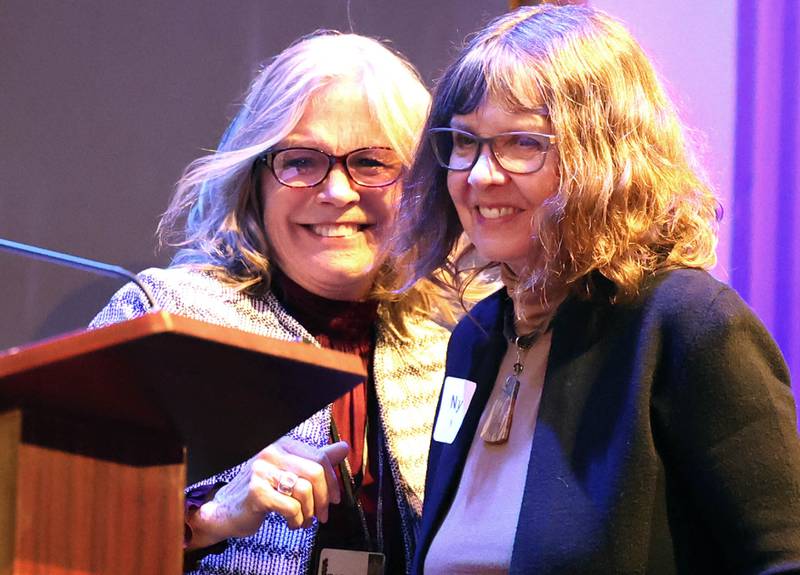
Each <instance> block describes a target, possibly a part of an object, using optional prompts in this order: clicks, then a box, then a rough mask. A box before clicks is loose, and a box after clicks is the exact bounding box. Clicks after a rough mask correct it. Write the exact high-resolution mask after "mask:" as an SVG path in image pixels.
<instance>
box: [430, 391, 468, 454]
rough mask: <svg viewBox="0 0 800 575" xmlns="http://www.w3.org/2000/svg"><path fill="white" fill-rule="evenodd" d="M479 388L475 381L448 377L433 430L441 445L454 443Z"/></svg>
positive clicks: (435, 438)
mask: <svg viewBox="0 0 800 575" xmlns="http://www.w3.org/2000/svg"><path fill="white" fill-rule="evenodd" d="M476 387H477V385H476V383H475V382H474V381H470V380H468V379H461V378H460V377H449V376H448V377H447V378H445V380H444V387H442V405H441V406H440V407H439V416H438V417H437V418H436V425H435V427H434V428H433V440H434V441H438V442H440V443H453V441H454V440H455V438H456V435H457V434H458V430H459V429H461V424H462V423H463V422H464V415H465V414H466V413H467V408H468V407H469V402H470V401H472V396H473V395H474V394H475V388H476Z"/></svg>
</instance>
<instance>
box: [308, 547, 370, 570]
mask: <svg viewBox="0 0 800 575" xmlns="http://www.w3.org/2000/svg"><path fill="white" fill-rule="evenodd" d="M384 561H385V557H384V555H383V553H369V552H367V551H350V550H348V549H332V548H330V547H326V548H325V549H323V550H322V552H321V553H320V554H319V569H318V570H317V575H383V569H384Z"/></svg>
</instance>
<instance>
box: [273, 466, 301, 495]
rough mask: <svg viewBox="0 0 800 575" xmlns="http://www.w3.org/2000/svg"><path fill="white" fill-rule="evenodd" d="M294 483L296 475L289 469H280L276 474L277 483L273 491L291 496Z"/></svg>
mask: <svg viewBox="0 0 800 575" xmlns="http://www.w3.org/2000/svg"><path fill="white" fill-rule="evenodd" d="M296 483H297V475H295V474H294V473H292V472H291V471H281V472H280V474H279V475H278V485H276V486H275V491H277V492H278V493H280V494H282V495H286V496H287V497H291V496H292V492H293V491H294V486H295V484H296Z"/></svg>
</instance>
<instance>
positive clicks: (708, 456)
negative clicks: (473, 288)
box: [413, 270, 800, 575]
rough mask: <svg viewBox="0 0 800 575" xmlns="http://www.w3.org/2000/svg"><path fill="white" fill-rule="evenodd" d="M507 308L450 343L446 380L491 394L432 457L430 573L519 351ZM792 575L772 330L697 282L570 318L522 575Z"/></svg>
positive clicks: (563, 332) (697, 275)
mask: <svg viewBox="0 0 800 575" xmlns="http://www.w3.org/2000/svg"><path fill="white" fill-rule="evenodd" d="M506 305H510V302H509V301H508V298H507V296H506V295H505V290H501V291H499V292H497V293H495V294H494V295H492V296H490V297H489V298H487V299H486V300H484V301H482V302H481V303H480V304H478V305H477V306H476V307H475V308H474V309H473V311H472V313H471V316H472V318H474V319H470V318H469V317H467V318H464V319H463V320H462V321H461V322H460V323H459V325H458V326H457V327H456V329H455V331H454V332H453V335H452V337H451V340H450V345H449V348H448V356H447V376H455V377H460V378H464V379H468V380H471V381H474V382H475V383H476V384H477V389H476V391H475V395H474V396H473V399H472V401H471V404H470V405H469V408H468V410H467V413H466V415H465V419H464V422H463V423H462V425H461V428H460V429H459V431H458V434H457V436H456V438H455V440H454V442H453V443H452V444H444V443H439V442H437V441H432V442H431V450H430V455H429V466H428V478H427V482H426V486H425V503H424V511H423V517H422V523H421V526H420V531H419V534H418V545H417V553H416V556H415V558H414V564H413V571H414V572H415V573H422V566H423V565H424V559H425V554H426V553H427V551H428V548H429V547H430V543H431V540H432V539H433V536H434V535H435V533H436V531H437V529H438V527H439V525H441V522H442V520H443V519H444V517H445V516H446V514H447V512H448V509H449V506H450V504H451V502H452V499H453V497H454V494H455V492H456V489H457V487H458V484H459V481H460V476H461V473H462V470H463V467H464V462H465V459H466V457H467V453H468V451H469V447H470V443H471V441H472V437H473V435H474V434H475V432H476V428H477V424H478V420H479V418H480V416H481V413H482V412H483V409H484V406H485V404H486V402H487V399H488V397H489V394H490V392H491V389H492V386H493V384H494V381H495V378H496V375H497V371H498V368H499V364H500V361H501V359H502V357H503V354H504V353H505V351H506V342H505V340H504V338H503V336H502V316H503V309H504V306H506ZM437 415H438V409H437ZM490 472H491V470H487V473H490ZM469 528H470V527H469V526H467V525H465V526H464V529H469ZM778 572H780V573H784V572H798V573H800V441H798V436H797V430H796V421H795V412H794V402H793V399H792V393H791V388H790V386H789V374H788V371H787V368H786V365H785V363H784V361H783V358H782V356H781V354H780V351H779V350H778V349H777V347H776V345H775V344H774V342H773V341H772V339H771V338H770V336H769V335H768V334H767V332H766V331H765V329H764V327H763V326H762V325H761V323H760V322H759V321H758V319H756V317H755V316H754V314H753V313H752V312H751V311H750V310H749V309H748V308H747V306H746V305H745V304H744V302H742V300H741V299H740V298H739V297H738V295H737V294H736V293H735V292H734V291H732V290H731V289H729V288H728V287H727V286H725V285H724V284H721V283H719V282H717V281H716V280H714V279H713V278H711V276H709V275H708V274H707V273H705V272H702V271H698V270H677V271H672V272H665V273H661V274H659V275H658V276H656V277H655V278H653V279H652V280H651V281H649V282H648V283H647V285H646V286H645V288H644V289H643V290H642V293H641V296H640V297H639V298H638V299H637V301H636V302H635V303H633V304H630V305H615V306H611V305H609V304H599V303H596V302H585V301H583V302H582V301H577V300H568V301H567V302H565V303H564V304H563V305H562V306H561V308H560V309H559V312H558V314H557V315H556V318H555V319H554V322H553V337H552V343H551V349H550V355H549V358H548V364H547V373H546V377H545V385H544V390H543V394H542V398H541V403H540V406H539V414H538V419H537V424H536V432H535V435H534V439H533V445H532V448H531V455H530V464H529V468H528V476H527V480H526V483H525V492H524V495H523V499H522V508H521V510H520V516H519V523H518V525H517V533H516V538H515V541H514V548H513V553H512V557H511V573H536V574H539V575H544V574H549V573H552V574H560V575H561V574H568V573H613V574H618V573H619V574H621V573H648V574H662V573H663V574H672V573H681V574H683V573H686V574H688V573H692V574H695V573H778Z"/></svg>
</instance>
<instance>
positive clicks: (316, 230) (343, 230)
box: [303, 223, 367, 238]
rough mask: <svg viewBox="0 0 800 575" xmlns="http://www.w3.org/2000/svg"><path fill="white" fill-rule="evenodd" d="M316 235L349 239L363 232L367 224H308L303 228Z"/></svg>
mask: <svg viewBox="0 0 800 575" xmlns="http://www.w3.org/2000/svg"><path fill="white" fill-rule="evenodd" d="M303 227H304V228H306V229H307V230H308V231H310V232H311V233H313V234H314V235H317V236H320V237H323V238H349V237H351V236H354V235H356V234H357V233H358V232H360V231H363V230H364V229H365V228H366V227H367V225H366V224H352V223H342V224H307V225H304V226H303Z"/></svg>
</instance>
